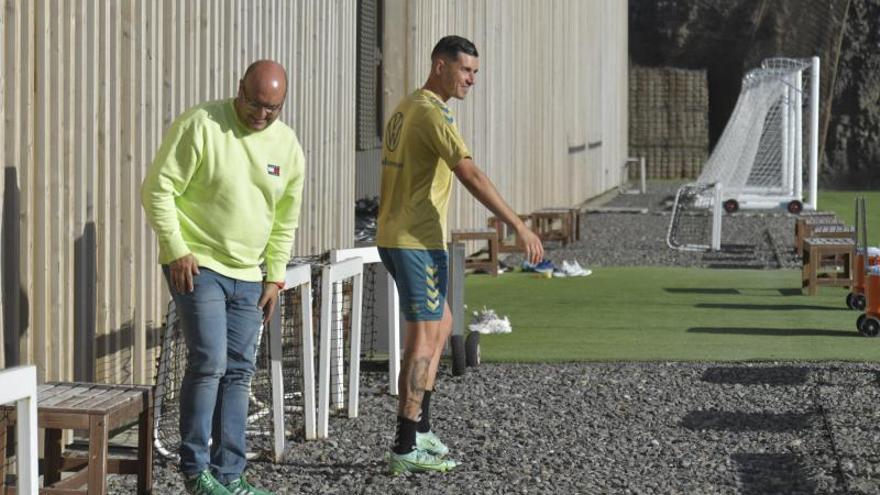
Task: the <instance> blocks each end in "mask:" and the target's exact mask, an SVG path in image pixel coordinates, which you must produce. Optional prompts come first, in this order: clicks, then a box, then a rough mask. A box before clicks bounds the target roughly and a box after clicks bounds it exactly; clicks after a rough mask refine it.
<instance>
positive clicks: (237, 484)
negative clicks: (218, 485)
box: [226, 475, 272, 495]
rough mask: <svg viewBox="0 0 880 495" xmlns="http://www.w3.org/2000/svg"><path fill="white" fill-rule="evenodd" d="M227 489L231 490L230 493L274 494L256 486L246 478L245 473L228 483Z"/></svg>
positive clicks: (239, 494)
mask: <svg viewBox="0 0 880 495" xmlns="http://www.w3.org/2000/svg"><path fill="white" fill-rule="evenodd" d="M226 489H227V490H229V493H231V494H232V495H272V492H269V491H266V490H260V489H259V488H254V487H253V486H252V485H251V484H250V483H248V482H247V480H246V479H244V475H242V476H241V478H238V479H237V480H235V481H233V482H231V483H227V484H226Z"/></svg>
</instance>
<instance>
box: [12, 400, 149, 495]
mask: <svg viewBox="0 0 880 495" xmlns="http://www.w3.org/2000/svg"><path fill="white" fill-rule="evenodd" d="M7 417H8V418H9V421H10V422H14V421H15V417H14V414H9V415H8V416H7ZM135 422H137V425H138V458H137V459H136V460H134V459H116V458H112V459H111V458H110V457H109V455H108V443H109V436H110V432H111V431H113V430H117V429H119V428H121V427H124V426H128V425H130V424H132V423H135ZM6 426H7V425H5V424H2V423H0V428H6ZM37 426H38V427H40V428H44V429H45V430H46V433H45V442H44V453H43V457H44V459H43V463H42V470H43V488H41V489H40V493H41V494H46V495H48V494H62V493H63V494H70V495H75V494H82V495H85V494H88V495H95V494H98V495H104V494H106V493H107V474H110V473H112V474H137V477H138V481H137V493H139V494H146V493H151V492H152V488H153V396H152V389H151V388H150V387H147V386H141V385H104V384H94V383H49V384H46V385H40V387H39V389H38V391H37ZM72 429H78V430H87V431H88V433H89V455H88V457H75V456H70V455H65V454H64V452H63V445H62V441H61V432H62V430H72ZM4 443H5V442H4ZM5 448H6V445H0V452H5ZM0 456H2V454H0ZM2 461H4V459H2V458H0V475H5V473H3V472H2V469H3V466H4V464H5V462H2ZM62 472H73V473H74V474H72V475H70V476H67V477H65V478H63V479H62V477H61V473H62ZM0 479H2V478H0ZM5 493H6V494H7V495H10V494H13V493H15V489H14V488H12V487H9V488H7V489H6V491H5Z"/></svg>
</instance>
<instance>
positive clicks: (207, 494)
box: [183, 469, 230, 495]
mask: <svg viewBox="0 0 880 495" xmlns="http://www.w3.org/2000/svg"><path fill="white" fill-rule="evenodd" d="M183 486H184V487H186V493H189V494H190V495H229V493H230V492H229V490H227V489H226V488H224V487H223V485H222V484H221V483H220V482H219V481H217V480H216V479H214V477H213V476H212V475H211V472H210V471H208V470H207V469H206V470H204V471H202V472H201V473H199V474H198V476H196V477H194V478H189V479H188V480H186V481H184V482H183Z"/></svg>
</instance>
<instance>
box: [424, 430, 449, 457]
mask: <svg viewBox="0 0 880 495" xmlns="http://www.w3.org/2000/svg"><path fill="white" fill-rule="evenodd" d="M416 448H417V449H419V450H424V451H425V452H427V453H429V454H431V455H433V456H436V457H443V456H445V455H446V454H448V453H449V447H447V446H446V445H444V444H443V442H441V441H440V437H438V436H437V435H435V434H434V432H433V431H429V432H427V433H419V432H416Z"/></svg>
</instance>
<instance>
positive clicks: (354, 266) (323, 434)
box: [317, 258, 364, 438]
mask: <svg viewBox="0 0 880 495" xmlns="http://www.w3.org/2000/svg"><path fill="white" fill-rule="evenodd" d="M363 269H364V264H363V260H362V259H361V258H350V259H347V260H345V261H340V262H338V263H333V264H331V265H329V266H325V267H324V270H323V273H322V275H321V349H320V357H319V363H318V368H319V377H318V395H319V397H318V425H317V426H318V428H317V430H318V431H317V435H318V438H327V436H328V430H329V417H330V401H331V396H330V392H331V390H330V385H331V384H330V366H331V361H332V364H333V366H334V367H335V368H336V370H337V375H338V376H340V377H342V376H344V374H343V365H344V363H343V356H342V353H343V349H342V347H343V344H342V336H343V328H342V320H341V318H333V315H334V314H341V311H342V294H341V291H340V292H339V295H338V297H336V296H337V291H336V284H338V283H341V282H343V281H344V280H346V279H349V278H351V279H353V281H352V282H353V283H352V302H351V320H350V321H351V331H350V333H349V335H350V339H349V346H350V347H349V371H348V380H349V384H348V417H349V418H356V417H357V415H358V392H359V381H360V354H361V304H362V291H363V288H362V286H363ZM331 342H333V343H337V345H334V346H333V347H332V348H331ZM342 388H343V386H342V383H341V381H340V382H339V383H336V384H335V386H334V390H333V391H332V392H333V397H332V400H333V404H334V406H335V407H336V408H337V409H339V408H342V407H343V406H342V402H343V390H342Z"/></svg>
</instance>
